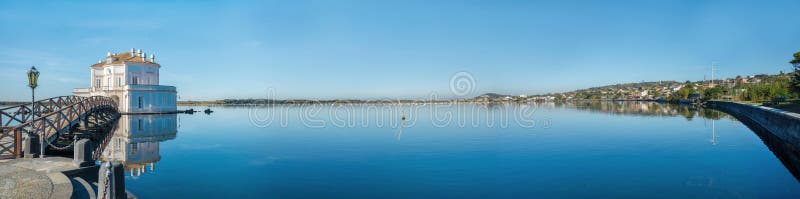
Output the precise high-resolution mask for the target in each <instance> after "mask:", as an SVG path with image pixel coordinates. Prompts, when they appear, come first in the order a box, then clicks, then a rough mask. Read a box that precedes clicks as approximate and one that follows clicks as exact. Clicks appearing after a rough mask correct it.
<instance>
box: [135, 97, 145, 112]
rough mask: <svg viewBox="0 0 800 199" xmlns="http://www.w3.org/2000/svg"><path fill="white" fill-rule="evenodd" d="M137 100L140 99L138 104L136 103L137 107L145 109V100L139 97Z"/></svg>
mask: <svg viewBox="0 0 800 199" xmlns="http://www.w3.org/2000/svg"><path fill="white" fill-rule="evenodd" d="M137 99H138V102H137V103H136V105H137V107H139V108H140V109H141V108H142V107H144V102H143V101H144V98H142V96H139V97H138V98H137Z"/></svg>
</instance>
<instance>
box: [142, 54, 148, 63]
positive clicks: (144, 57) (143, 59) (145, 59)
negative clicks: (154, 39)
mask: <svg viewBox="0 0 800 199" xmlns="http://www.w3.org/2000/svg"><path fill="white" fill-rule="evenodd" d="M142 62H147V53H142Z"/></svg>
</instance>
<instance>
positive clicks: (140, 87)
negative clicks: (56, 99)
mask: <svg viewBox="0 0 800 199" xmlns="http://www.w3.org/2000/svg"><path fill="white" fill-rule="evenodd" d="M155 59H156V58H155V55H154V54H153V55H150V58H147V54H146V53H143V52H142V49H138V51H137V50H136V49H135V48H132V49H131V51H130V52H123V53H118V54H112V53H110V52H109V53H108V54H107V55H106V59H105V60H99V61H98V62H97V64H94V65H92V66H91V67H90V68H91V77H92V78H91V87H90V88H76V89H74V90H73V93H74V94H75V95H76V96H107V97H111V98H112V99H114V101H116V102H117V104H118V106H119V112H120V113H123V114H139V113H170V112H175V111H176V110H177V98H176V94H177V92H176V91H175V87H174V86H163V85H158V82H159V78H158V74H159V72H158V70H159V69H160V68H161V65H159V64H158V63H157V62H156V60H155Z"/></svg>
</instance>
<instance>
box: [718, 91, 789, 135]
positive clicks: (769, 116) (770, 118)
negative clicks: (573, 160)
mask: <svg viewBox="0 0 800 199" xmlns="http://www.w3.org/2000/svg"><path fill="white" fill-rule="evenodd" d="M707 105H708V107H710V108H713V109H717V110H720V111H722V112H725V113H728V114H731V115H733V116H734V117H736V118H740V119H741V118H742V117H746V118H747V119H750V120H751V121H753V122H755V123H757V124H758V125H760V126H761V127H763V128H764V129H766V130H768V131H769V132H770V133H772V134H773V135H775V136H777V137H778V138H780V139H782V140H783V141H785V142H788V143H792V144H800V114H797V113H792V112H788V111H784V110H780V109H774V108H769V107H763V106H755V105H750V104H743V103H738V102H726V101H709V102H708V103H707Z"/></svg>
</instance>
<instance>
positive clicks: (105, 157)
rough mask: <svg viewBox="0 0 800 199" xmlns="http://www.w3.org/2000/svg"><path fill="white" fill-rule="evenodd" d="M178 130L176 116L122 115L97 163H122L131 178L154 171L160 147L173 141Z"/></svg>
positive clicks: (159, 156) (159, 158)
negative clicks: (161, 144) (99, 161)
mask: <svg viewBox="0 0 800 199" xmlns="http://www.w3.org/2000/svg"><path fill="white" fill-rule="evenodd" d="M177 127H178V122H177V115H176V114H158V115H123V116H121V117H120V119H119V121H118V122H117V127H116V128H115V129H114V132H113V135H112V138H111V140H110V141H109V142H108V144H109V146H106V147H105V149H104V150H103V154H102V155H101V157H100V160H101V161H111V162H119V163H122V164H123V165H124V167H125V171H127V172H130V175H131V176H140V175H142V174H143V173H146V172H152V171H155V166H156V165H155V164H156V163H157V162H158V161H159V160H161V155H160V154H159V143H160V142H163V141H167V140H172V139H175V137H176V135H177V132H178V128H177Z"/></svg>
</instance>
